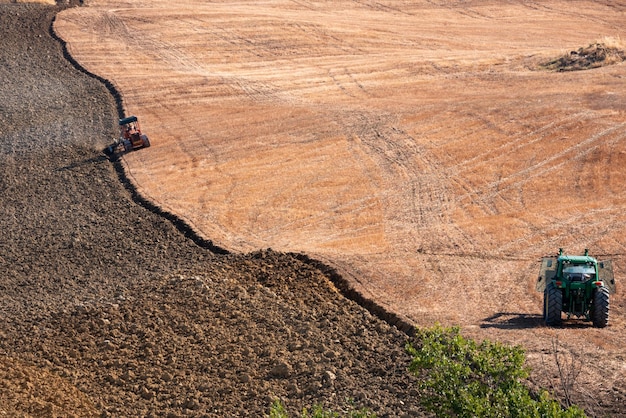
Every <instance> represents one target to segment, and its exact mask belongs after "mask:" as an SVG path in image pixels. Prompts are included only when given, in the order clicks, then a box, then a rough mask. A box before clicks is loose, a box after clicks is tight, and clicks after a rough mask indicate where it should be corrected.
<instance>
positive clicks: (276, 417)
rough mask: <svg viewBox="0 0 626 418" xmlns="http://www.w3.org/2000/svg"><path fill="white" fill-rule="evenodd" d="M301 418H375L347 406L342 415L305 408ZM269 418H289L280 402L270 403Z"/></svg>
mask: <svg viewBox="0 0 626 418" xmlns="http://www.w3.org/2000/svg"><path fill="white" fill-rule="evenodd" d="M301 417H302V418H340V417H346V418H376V415H375V414H372V413H371V412H369V411H368V410H367V409H360V410H355V409H354V407H353V406H352V405H350V406H349V408H348V409H347V411H345V412H344V413H343V414H339V413H337V412H333V411H330V410H328V409H324V408H323V407H322V406H320V405H316V406H314V407H313V410H312V411H311V412H309V411H308V410H307V409H306V408H305V409H304V410H303V411H302V415H301ZM270 418H289V415H288V414H287V411H286V410H285V406H284V405H283V403H282V402H281V401H280V400H278V399H277V400H275V401H274V402H272V406H271V407H270Z"/></svg>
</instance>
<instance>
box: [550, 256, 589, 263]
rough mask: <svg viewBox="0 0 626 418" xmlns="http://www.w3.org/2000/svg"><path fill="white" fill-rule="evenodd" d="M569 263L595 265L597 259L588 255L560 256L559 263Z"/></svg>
mask: <svg viewBox="0 0 626 418" xmlns="http://www.w3.org/2000/svg"><path fill="white" fill-rule="evenodd" d="M563 261H566V262H567V261H568V262H570V263H572V264H585V263H595V262H596V259H595V258H593V257H591V256H588V255H560V256H559V262H563Z"/></svg>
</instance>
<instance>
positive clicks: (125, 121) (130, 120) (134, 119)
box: [119, 116, 137, 126]
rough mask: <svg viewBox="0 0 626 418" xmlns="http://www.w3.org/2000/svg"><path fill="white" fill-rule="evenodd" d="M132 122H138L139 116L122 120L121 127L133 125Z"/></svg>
mask: <svg viewBox="0 0 626 418" xmlns="http://www.w3.org/2000/svg"><path fill="white" fill-rule="evenodd" d="M131 122H137V116H129V117H127V118H124V119H120V122H119V125H120V126H122V125H126V124H127V123H131Z"/></svg>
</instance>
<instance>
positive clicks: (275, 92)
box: [53, 0, 626, 415]
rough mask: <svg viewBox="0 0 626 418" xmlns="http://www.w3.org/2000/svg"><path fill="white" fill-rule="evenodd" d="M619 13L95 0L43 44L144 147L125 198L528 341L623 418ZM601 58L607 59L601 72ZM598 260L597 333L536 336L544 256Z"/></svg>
mask: <svg viewBox="0 0 626 418" xmlns="http://www.w3.org/2000/svg"><path fill="white" fill-rule="evenodd" d="M625 23H626V3H624V2H608V1H607V2H593V1H576V2H565V1H507V2H500V1H478V0H477V1H464V2H443V1H442V2H437V1H414V2H402V1H378V2H368V1H332V2H331V1H304V0H303V1H280V0H279V1H266V2H257V1H255V2H252V1H249V2H246V1H239V2H236V1H220V2H210V3H209V2H201V1H186V2H183V3H179V4H176V5H173V4H172V3H171V2H165V1H162V0H156V1H151V2H117V1H99V0H93V1H87V2H85V5H84V6H83V7H77V8H71V9H68V10H65V11H63V12H62V13H60V14H59V15H58V16H57V18H56V21H55V23H54V26H53V27H54V31H55V33H56V34H57V35H58V36H60V37H61V38H62V39H63V40H64V41H65V42H67V48H68V51H69V53H70V54H71V55H72V57H73V58H74V59H76V60H77V61H78V62H79V63H80V65H81V66H83V67H84V68H86V69H87V70H88V71H90V72H92V73H94V74H97V75H98V76H101V77H103V78H105V79H107V80H109V81H111V82H112V83H113V84H114V85H115V87H116V88H117V90H118V91H119V92H120V93H121V94H122V97H123V103H124V107H125V111H126V113H127V114H136V115H137V116H138V117H139V118H140V120H141V122H142V127H143V129H144V131H145V133H147V134H148V135H149V136H150V138H151V142H152V146H151V147H150V148H149V149H146V150H141V151H139V152H133V153H130V154H128V155H126V156H124V158H123V162H122V163H123V165H124V167H125V169H126V171H127V173H128V174H129V176H130V178H131V180H132V181H133V183H134V184H135V186H136V187H137V189H138V190H139V192H140V193H141V194H142V195H143V196H145V197H146V198H148V199H150V200H151V201H153V202H155V203H156V204H157V205H159V206H160V207H162V208H164V209H165V210H167V211H170V212H172V213H174V214H176V215H178V216H180V217H181V218H183V219H184V220H186V221H187V222H188V223H189V224H190V225H192V226H193V227H194V228H195V229H196V230H197V231H198V232H199V233H200V234H201V235H202V236H203V237H205V238H206V239H209V240H212V241H213V242H215V243H216V244H217V245H219V246H221V247H223V248H226V249H228V250H230V251H233V252H237V253H239V252H242V253H247V252H251V251H256V250H258V249H265V248H272V249H274V250H276V251H279V252H295V253H305V254H307V255H308V256H310V257H312V258H314V259H317V260H320V261H322V262H324V263H326V264H327V265H329V266H332V267H334V268H336V269H337V271H339V272H340V273H341V274H342V275H343V277H344V278H345V279H347V280H348V281H349V283H350V284H351V285H352V286H353V288H354V289H355V290H357V291H358V292H359V293H360V294H361V295H363V296H364V297H365V298H368V299H371V300H373V301H375V302H376V303H377V304H379V305H380V306H382V307H384V308H385V309H387V310H388V311H390V312H394V313H396V314H397V315H399V316H400V317H402V318H404V319H406V320H407V321H409V322H412V323H414V324H416V325H419V326H428V325H431V324H433V323H435V322H441V323H443V324H445V325H453V324H458V325H461V326H462V329H463V331H464V333H465V334H468V335H470V336H473V337H476V338H479V339H480V338H490V339H496V340H500V341H504V342H508V343H514V344H521V345H523V346H524V347H526V349H527V352H528V356H529V363H530V365H531V367H533V369H534V370H535V371H534V372H533V375H532V379H533V383H535V384H537V385H541V386H543V387H547V388H551V389H554V390H555V391H556V392H561V391H562V387H560V384H561V381H562V379H560V377H559V375H558V371H557V370H556V364H555V361H554V347H558V349H559V355H560V356H561V361H565V362H567V361H568V360H571V359H576V360H574V362H573V363H570V364H569V368H570V370H571V371H572V372H574V371H576V370H578V371H580V373H579V374H576V376H575V385H574V386H573V387H572V388H570V389H571V397H572V400H573V401H575V402H577V403H579V404H581V405H583V406H584V407H585V408H586V409H587V411H588V412H589V413H591V414H598V415H602V414H613V415H616V414H617V415H619V414H623V413H626V411H624V410H623V405H624V404H625V400H626V361H625V356H626V349H624V346H625V343H626V337H625V336H624V330H625V329H626V318H625V314H626V304H625V302H624V296H623V291H622V286H621V283H622V282H623V280H622V275H623V272H624V271H625V270H626V269H624V267H623V266H624V262H626V257H625V256H624V255H625V253H626V251H625V249H624V236H625V232H626V231H625V226H626V215H625V214H624V210H623V209H624V205H625V203H626V192H625V191H624V188H623V184H624V180H625V177H626V168H625V163H626V144H625V142H626V97H625V95H626V75H625V74H626V72H625V68H626V64H625V63H623V62H615V63H608V62H605V63H601V64H606V65H599V66H598V67H597V68H592V69H585V70H584V71H572V72H569V71H567V72H565V71H564V72H558V71H550V70H547V69H545V68H542V67H541V63H545V62H548V61H551V60H554V59H556V58H559V57H561V56H564V55H568V56H570V57H573V56H575V55H577V54H571V53H570V51H577V50H578V49H579V48H583V47H587V46H588V45H590V44H593V43H596V42H600V43H602V44H603V45H605V46H616V47H617V48H618V49H621V50H622V51H623V50H624V41H622V39H624V38H625V37H626V35H625V33H624V32H625V31H626V24H625ZM608 64H610V65H608ZM559 247H562V248H564V249H565V251H566V252H569V253H577V254H579V253H582V251H583V250H584V249H585V248H589V249H590V252H591V254H592V255H598V256H599V257H600V258H610V259H612V260H614V262H615V264H616V276H617V281H618V293H617V294H616V295H614V296H613V297H612V300H611V303H612V306H611V319H610V326H609V327H608V328H606V329H600V330H599V329H594V328H592V327H591V326H590V325H588V323H581V322H579V321H566V323H565V325H564V326H563V327H562V328H559V329H552V328H547V327H545V326H543V325H542V324H541V303H542V298H541V294H539V293H537V292H535V291H534V284H535V280H536V276H537V272H538V268H539V264H538V261H539V259H540V258H541V257H542V256H544V255H547V254H554V253H556V251H558V248H559Z"/></svg>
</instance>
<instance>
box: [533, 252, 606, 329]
mask: <svg viewBox="0 0 626 418" xmlns="http://www.w3.org/2000/svg"><path fill="white" fill-rule="evenodd" d="M537 291H539V292H543V319H544V320H545V322H546V324H547V325H552V326H558V325H561V322H562V317H561V313H565V314H566V315H567V318H568V319H569V318H570V317H572V316H574V317H576V318H583V319H584V320H587V321H591V322H593V326H594V327H598V328H604V327H606V326H607V325H608V323H609V294H612V293H615V280H614V278H613V266H612V264H611V261H597V260H596V259H595V258H594V257H591V256H590V255H589V250H585V254H584V255H566V254H563V249H562V248H561V249H559V254H558V255H557V256H556V257H544V258H543V259H542V260H541V270H540V271H539V278H538V279H537Z"/></svg>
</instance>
